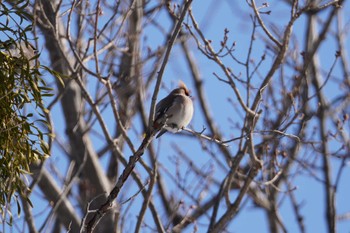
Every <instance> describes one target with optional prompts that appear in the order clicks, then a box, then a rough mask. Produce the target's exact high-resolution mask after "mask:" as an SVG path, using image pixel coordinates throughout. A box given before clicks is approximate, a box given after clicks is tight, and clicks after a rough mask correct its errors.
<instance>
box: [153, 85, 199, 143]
mask: <svg viewBox="0 0 350 233" xmlns="http://www.w3.org/2000/svg"><path fill="white" fill-rule="evenodd" d="M192 116H193V102H192V99H191V96H190V92H189V90H188V89H187V87H186V85H185V84H184V83H183V82H180V84H179V87H178V88H175V89H174V90H172V91H171V92H170V94H169V95H168V96H166V97H165V98H164V99H162V100H160V101H159V102H158V103H157V105H156V112H155V120H154V126H155V128H158V127H159V124H160V123H161V122H164V121H165V125H164V126H163V127H162V128H161V129H158V130H160V132H159V133H158V135H157V136H156V138H159V137H160V136H162V135H163V134H164V133H166V132H167V131H170V132H172V133H178V132H180V131H181V130H182V129H183V128H184V127H186V126H187V125H188V124H189V123H190V121H191V119H192Z"/></svg>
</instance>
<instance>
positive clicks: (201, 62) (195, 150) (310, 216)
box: [33, 0, 350, 233]
mask: <svg viewBox="0 0 350 233" xmlns="http://www.w3.org/2000/svg"><path fill="white" fill-rule="evenodd" d="M262 3H263V1H257V4H258V5H259V4H262ZM269 5H270V8H269V9H270V10H271V11H272V12H271V14H270V16H263V19H265V20H267V21H269V22H273V23H274V24H275V25H277V27H279V28H282V29H283V28H284V26H285V25H286V23H287V21H288V19H289V15H287V13H289V12H288V10H286V9H287V5H286V4H285V3H284V1H280V0H274V1H273V0H272V1H270V2H269ZM192 9H193V12H194V15H195V17H196V18H197V20H198V22H199V26H200V28H201V29H202V30H203V32H204V33H205V36H206V38H208V39H211V40H212V41H213V46H214V48H218V45H219V43H220V41H221V40H222V37H223V32H224V29H225V28H227V29H228V30H229V31H230V32H229V42H230V43H233V42H235V43H236V46H235V51H234V55H235V56H236V57H237V58H238V59H241V60H245V59H246V55H247V50H248V48H249V42H250V36H251V31H252V22H251V18H250V14H252V11H251V10H250V9H249V8H248V7H247V3H246V2H245V1H230V0H222V1H199V0H194V2H193V5H192ZM349 11H350V6H349V3H348V2H346V5H345V6H344V12H349ZM286 12H287V13H286ZM328 13H329V11H328V10H326V11H325V12H324V13H323V14H322V16H324V17H326V16H327V15H328ZM157 17H159V19H161V20H160V21H161V22H162V24H163V25H164V27H165V28H166V29H167V30H168V29H169V23H170V21H169V19H168V17H167V16H166V14H165V13H160V15H159V16H157ZM346 17H347V18H344V23H347V24H348V23H349V16H346ZM187 20H188V19H186V20H185V22H187ZM321 20H322V17H321ZM268 26H271V25H270V24H268ZM305 30H306V29H305V17H303V16H302V17H300V18H299V19H298V20H297V21H296V23H295V27H294V30H293V31H294V35H295V37H296V38H297V40H298V41H299V43H300V44H299V50H298V51H295V52H296V53H300V52H302V50H303V46H304V45H303V42H302V40H303V39H304V33H305ZM257 32H258V34H257V35H258V36H257V37H256V40H255V42H254V47H253V52H252V59H254V60H255V61H258V60H259V59H260V57H261V56H262V55H263V53H264V52H265V51H266V47H265V44H264V43H263V40H262V38H264V37H265V36H264V33H263V32H262V30H261V29H259V28H258V29H257ZM143 33H144V35H147V45H150V46H151V47H152V48H156V47H157V46H160V45H162V44H163V43H164V41H163V37H162V36H161V35H160V34H159V32H158V31H157V30H156V29H155V28H152V26H149V27H146V28H145V31H144V32H143ZM188 43H189V45H190V47H192V52H193V55H194V57H195V58H196V62H197V64H198V66H199V68H200V73H201V78H202V79H203V85H204V88H205V90H206V98H207V100H208V102H209V107H210V110H211V113H212V115H213V117H214V118H215V119H216V122H217V123H218V125H217V127H218V128H219V129H220V130H221V131H222V132H223V133H224V137H226V138H227V139H229V138H232V137H236V136H238V135H239V131H238V130H237V129H234V128H233V123H232V121H233V122H234V123H235V124H238V125H240V124H242V119H241V118H240V117H239V115H240V113H239V112H237V111H239V110H241V109H240V108H239V107H238V108H232V107H228V105H227V99H228V98H231V99H233V100H234V101H235V102H236V100H235V95H234V93H233V91H232V89H231V88H230V87H229V86H228V85H227V84H225V83H223V82H220V81H218V80H217V79H216V78H215V76H214V75H213V72H215V73H217V74H219V75H220V74H222V72H221V71H220V70H219V67H218V66H217V65H216V64H214V63H213V62H212V61H209V60H208V59H207V58H206V57H205V56H203V55H202V54H201V53H200V52H199V51H198V50H197V49H196V44H195V43H194V41H193V40H191V39H189V41H188ZM347 46H348V47H349V46H350V42H349V41H347ZM42 49H43V50H42V58H43V64H44V65H49V64H45V57H46V56H47V54H46V52H45V48H42ZM336 50H337V48H336V43H335V41H334V38H332V37H331V36H329V37H327V38H326V42H325V43H323V45H322V46H321V48H320V50H319V54H320V61H321V63H322V68H323V69H324V70H325V71H329V69H330V67H331V65H332V63H333V61H334V54H335V52H336ZM268 54H269V53H268ZM270 54H271V53H270ZM272 59H273V57H271V56H269V55H267V59H266V61H265V62H264V63H263V64H262V66H261V69H260V72H261V73H262V76H263V75H264V74H265V73H264V72H266V71H267V70H268V69H269V68H270V65H271V61H272ZM223 60H224V61H225V62H226V64H232V67H231V69H232V70H233V71H234V72H235V74H238V73H240V72H242V74H244V72H245V71H244V67H242V66H239V65H237V64H236V63H233V62H232V61H231V60H229V59H223ZM151 69H152V67H147V66H145V67H144V70H143V72H144V73H145V74H147V73H149V72H150V70H151ZM286 72H288V70H287V71H286ZM286 75H292V74H291V73H287V74H286ZM333 75H334V76H336V77H337V76H339V77H340V75H341V74H340V71H339V65H338V64H337V65H336V68H335V70H334V72H333ZM243 77H244V76H243ZM48 79H49V78H48ZM89 80H91V81H90V83H89V87H88V88H89V90H90V91H91V92H94V91H95V85H94V83H95V81H96V80H95V79H94V78H91V79H89ZM179 80H183V81H184V82H185V83H186V85H187V86H188V87H189V88H190V89H192V90H193V81H192V78H191V74H190V71H189V69H188V67H187V66H186V63H185V62H184V57H183V55H182V52H181V50H180V47H179V46H178V45H175V46H174V48H173V50H172V53H171V56H170V60H169V64H168V65H167V67H166V71H165V74H164V77H163V84H164V86H166V89H161V91H160V93H159V95H158V99H161V98H163V97H165V96H166V95H167V94H168V91H167V90H169V89H172V88H174V87H175V86H177V83H178V81H179ZM258 81H259V80H258ZM275 81H276V80H273V82H275ZM238 86H239V85H238ZM239 88H241V89H240V91H242V94H243V95H245V93H244V89H243V88H242V86H239ZM338 89H339V86H338V85H337V84H336V82H330V83H329V85H328V84H327V85H326V87H325V90H327V94H328V93H329V96H327V97H329V99H332V98H334V97H335V96H336V95H337V91H335V90H338ZM151 90H153V89H151ZM147 94H148V95H146V96H147V98H146V100H145V102H146V103H147V106H149V105H150V99H151V92H150V93H147ZM193 100H194V104H195V115H194V118H193V120H192V122H191V124H190V127H191V128H193V129H195V130H197V131H200V130H201V129H202V127H203V126H204V127H207V126H206V125H205V120H204V119H203V117H202V113H201V110H200V108H199V102H198V99H197V97H196V96H195V92H193ZM48 102H49V101H48ZM347 112H349V109H347ZM52 116H53V121H54V127H55V130H56V134H57V135H60V138H59V139H60V140H63V141H65V138H64V135H65V129H64V122H63V120H62V117H63V114H62V112H61V108H60V105H56V106H55V107H54V108H53V111H52ZM103 117H104V118H105V121H106V123H107V126H108V129H109V130H110V132H111V133H114V126H115V123H114V117H113V114H112V111H111V108H107V109H106V110H105V111H104V112H103ZM132 128H133V130H131V131H130V136H131V138H132V139H133V141H135V145H136V146H137V145H138V142H137V141H141V135H142V130H141V126H140V122H139V121H135V124H134V125H133V126H132ZM94 130H96V132H98V133H101V129H100V128H99V127H98V126H95V127H94ZM101 135H102V133H101ZM92 139H93V143H94V146H95V148H97V149H98V148H100V147H101V146H102V145H103V139H101V138H100V137H99V136H96V135H95V136H92ZM172 144H176V145H178V146H180V147H181V148H182V149H183V150H184V151H185V152H187V153H188V154H189V156H190V157H191V159H192V160H193V161H194V162H195V164H196V165H197V166H198V167H200V168H202V169H203V170H205V171H207V172H208V173H209V172H210V173H211V174H212V176H213V177H214V178H215V179H217V180H218V181H220V182H221V181H222V179H223V175H224V172H225V171H223V170H222V169H221V168H220V167H218V166H215V163H214V162H213V158H212V157H211V156H209V155H208V153H203V152H202V148H201V145H200V144H199V143H198V141H197V140H193V139H190V138H189V137H187V136H181V135H180V136H179V135H172V134H166V135H164V136H162V138H161V140H157V141H156V142H155V146H156V147H155V148H159V153H158V160H159V163H160V164H161V166H163V168H161V169H160V171H161V172H162V174H165V173H166V171H168V172H169V174H175V173H176V168H175V167H174V163H173V161H174V159H177V158H178V156H177V152H176V151H175V150H174V147H173V146H172ZM207 145H208V147H210V148H212V149H213V151H218V149H217V147H216V145H215V144H213V143H207ZM158 146H159V147H158ZM337 147H338V145H336V144H335V145H334V150H336V148H337ZM332 149H333V148H332ZM230 151H231V152H232V154H234V153H235V152H236V151H237V145H236V143H231V144H230ZM52 152H53V153H52V156H51V158H50V159H49V160H48V163H47V164H48V166H47V167H48V170H49V171H52V173H54V172H53V171H54V170H52V167H51V166H50V165H53V164H56V165H58V166H59V172H60V173H61V175H62V174H65V172H66V170H67V169H68V162H67V160H66V159H65V157H64V155H63V152H62V151H61V150H60V149H59V148H58V146H57V145H54V147H53V151H52ZM301 153H303V152H302V151H301ZM125 154H126V155H129V154H130V151H128V150H127V149H126V150H125ZM305 156H308V157H307V158H309V159H310V161H312V160H313V159H314V157H313V156H315V155H313V154H310V153H308V154H307V153H305ZM108 158H109V155H108V156H107V155H106V156H104V157H103V158H102V163H103V164H104V166H105V164H106V162H107V161H108ZM143 158H144V160H145V161H146V162H149V159H148V157H147V154H146V155H145V156H144V157H143ZM218 159H219V160H222V157H218ZM179 163H181V164H183V166H182V167H181V174H182V175H186V168H187V167H186V163H185V162H184V161H181V159H180V160H179ZM213 164H214V166H213V167H212V166H211V165H213ZM333 166H334V172H336V171H337V169H336V168H337V167H338V166H339V163H338V162H336V161H333ZM136 169H138V171H139V172H140V173H142V174H143V173H144V171H143V169H142V168H141V167H140V166H137V167H136ZM293 169H294V171H296V172H300V173H301V174H302V175H300V176H298V177H297V178H296V179H295V180H293V184H292V186H294V187H296V190H295V191H294V193H295V195H296V198H297V200H298V201H299V202H302V206H301V213H302V215H303V216H304V217H305V219H304V221H305V226H306V231H307V232H318V233H323V232H327V230H326V223H325V221H324V215H325V213H324V203H325V202H324V194H323V187H322V186H321V184H320V183H319V182H316V181H315V179H314V178H313V177H311V176H310V174H308V173H305V172H304V171H303V170H302V169H301V168H300V167H294V168H293ZM334 176H335V174H334ZM349 176H350V169H349V168H348V166H347V169H345V171H344V174H343V176H342V179H343V180H344V178H346V177H349ZM144 177H146V176H144ZM165 177H168V178H167V179H169V180H171V177H170V176H167V175H165ZM191 178H193V177H191V176H189V177H188V180H187V181H186V182H187V184H186V185H189V186H190V183H189V182H191V181H192V182H194V184H195V181H194V180H193V179H191ZM128 182H129V183H127V184H126V186H127V187H125V188H127V189H128V192H127V193H128V194H133V193H135V192H136V191H137V188H136V187H135V186H134V185H133V184H132V183H131V182H132V181H128ZM169 183H171V182H169ZM168 188H169V190H168V191H169V193H173V194H176V193H179V192H180V191H179V190H178V188H177V187H176V186H170V187H168ZM281 188H282V190H287V189H288V188H287V187H283V186H282V187H281ZM191 191H193V192H194V193H195V192H196V190H191ZM211 191H213V190H211ZM214 191H215V190H214ZM180 193H181V192H180ZM338 193H339V195H338V196H337V211H338V214H342V213H346V212H349V211H350V205H349V202H348V197H349V195H350V187H349V185H346V182H345V181H343V182H341V185H340V187H339V190H338ZM33 194H35V195H33V203H34V205H35V206H36V207H35V209H34V213H37V214H39V213H41V212H42V211H44V210H45V209H47V205H48V203H46V202H44V201H43V200H42V199H41V198H40V195H41V194H40V192H39V191H38V189H36V190H35V191H34V193H33ZM213 194H215V192H209V194H208V196H206V198H209V197H210V195H213ZM234 195H237V193H235V192H232V196H234ZM280 196H281V198H284V195H283V194H282V193H281V195H280ZM181 197H183V198H185V196H184V195H183V194H180V195H179V198H181ZM126 198H127V196H123V197H121V198H119V199H118V200H123V199H126ZM286 199H287V200H286V201H284V202H283V204H282V207H281V212H280V214H281V218H282V220H283V222H284V223H285V224H286V227H287V229H288V230H289V232H298V228H297V223H296V220H295V215H294V214H293V213H292V208H291V203H290V201H289V199H288V198H286ZM186 200H187V199H186ZM142 201H143V198H142V196H140V195H139V196H138V197H136V198H135V200H134V203H133V205H134V207H133V208H132V209H131V210H129V212H128V214H129V215H130V217H131V218H135V221H134V223H136V215H137V214H138V211H139V209H140V206H141V204H142ZM187 201H188V203H191V201H190V200H187ZM155 202H156V200H155ZM243 203H244V205H243V209H242V211H241V212H240V213H239V214H238V215H237V216H236V218H235V219H234V220H233V221H232V223H231V224H230V225H229V227H228V230H229V232H237V233H246V232H261V233H264V232H269V230H268V223H267V219H266V216H265V213H264V212H263V211H262V210H261V209H258V208H255V207H254V205H253V203H251V201H249V200H248V201H247V200H246V199H245V200H244V201H243ZM225 208H226V207H225V206H224V205H222V209H221V212H222V211H223V210H225ZM44 212H45V211H44ZM46 212H47V211H46ZM44 219H45V216H44V215H43V217H42V218H38V226H40V222H42V221H43V220H44ZM145 221H146V222H152V221H153V219H152V217H151V215H150V213H149V212H148V213H147V214H146V219H145ZM207 221H208V219H207V218H206V217H202V218H201V219H200V220H199V222H198V223H197V224H198V227H199V229H200V230H199V232H202V231H203V230H205V229H206V227H202V225H201V224H205V223H207ZM338 227H339V228H338V232H348V231H349V229H350V222H349V221H347V222H340V223H339V224H338ZM131 229H133V228H132V227H131ZM192 230H193V229H192V228H188V229H186V231H185V232H191V231H192ZM144 232H149V231H147V228H146V229H145V231H144Z"/></svg>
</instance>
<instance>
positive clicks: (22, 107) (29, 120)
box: [0, 0, 51, 214]
mask: <svg viewBox="0 0 350 233" xmlns="http://www.w3.org/2000/svg"><path fill="white" fill-rule="evenodd" d="M27 3H28V2H27V1H26V0H25V1H16V6H14V7H11V8H9V6H8V5H4V4H3V3H2V2H1V1H0V38H1V39H5V40H4V41H1V42H0V83H1V85H0V180H1V181H0V212H2V211H3V209H4V208H1V207H3V206H4V205H6V204H7V203H9V202H10V201H11V198H12V197H13V195H14V193H18V194H20V195H23V196H25V197H26V194H27V193H28V191H30V190H28V188H27V187H26V186H27V184H26V183H25V182H24V179H23V178H24V176H25V175H26V174H28V173H30V165H31V164H32V163H36V162H39V161H41V160H43V159H45V157H47V156H48V155H49V148H48V145H47V143H46V141H45V140H47V139H48V137H49V136H50V135H48V133H44V132H43V131H44V129H46V130H45V131H47V129H49V128H50V126H49V124H48V122H47V120H46V119H47V118H46V114H47V109H45V107H44V105H43V97H45V96H50V95H51V94H50V91H51V89H50V88H48V87H47V86H46V84H45V82H44V80H43V79H42V78H41V75H40V72H39V69H38V68H39V64H38V62H37V59H38V57H39V55H38V54H35V52H34V50H33V47H32V46H31V45H30V44H29V42H28V41H29V39H28V38H27V34H29V33H30V31H31V24H30V23H28V21H26V19H27V18H28V17H30V16H28V15H27V14H26V13H25V12H24V9H25V6H26V4H27ZM5 18H6V20H3V19H5ZM15 199H16V200H17V198H15ZM17 204H18V200H17ZM18 206H19V205H18ZM18 212H20V208H18ZM2 214H4V213H3V212H2Z"/></svg>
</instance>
